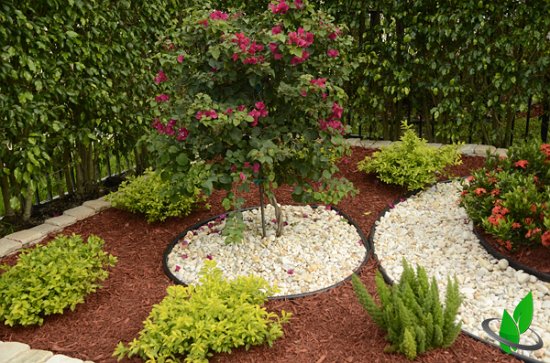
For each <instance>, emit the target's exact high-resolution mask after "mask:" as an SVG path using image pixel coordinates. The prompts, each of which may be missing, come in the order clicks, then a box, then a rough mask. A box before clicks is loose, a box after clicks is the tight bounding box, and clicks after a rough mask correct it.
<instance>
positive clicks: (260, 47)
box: [248, 42, 264, 54]
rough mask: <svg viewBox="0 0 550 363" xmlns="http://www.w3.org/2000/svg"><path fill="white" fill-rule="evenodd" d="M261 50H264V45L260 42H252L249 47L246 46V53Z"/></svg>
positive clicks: (254, 52)
mask: <svg viewBox="0 0 550 363" xmlns="http://www.w3.org/2000/svg"><path fill="white" fill-rule="evenodd" d="M262 50H264V46H263V45H262V44H259V43H256V42H252V43H251V44H250V47H248V54H256V52H261V51H262Z"/></svg>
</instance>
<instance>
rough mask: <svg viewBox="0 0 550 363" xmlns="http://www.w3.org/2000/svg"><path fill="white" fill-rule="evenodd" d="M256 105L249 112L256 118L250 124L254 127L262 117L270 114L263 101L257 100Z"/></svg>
mask: <svg viewBox="0 0 550 363" xmlns="http://www.w3.org/2000/svg"><path fill="white" fill-rule="evenodd" d="M254 106H255V108H254V109H253V110H252V111H250V112H249V113H248V115H249V116H252V117H253V118H254V121H253V122H252V123H251V124H250V126H252V127H256V126H258V121H259V120H260V117H267V115H268V114H269V112H268V111H267V109H266V107H265V104H264V103H263V102H256V104H255V105H254Z"/></svg>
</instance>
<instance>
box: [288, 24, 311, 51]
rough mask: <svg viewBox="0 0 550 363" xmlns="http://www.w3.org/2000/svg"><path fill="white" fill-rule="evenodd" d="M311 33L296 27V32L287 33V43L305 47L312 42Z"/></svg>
mask: <svg viewBox="0 0 550 363" xmlns="http://www.w3.org/2000/svg"><path fill="white" fill-rule="evenodd" d="M313 38H314V36H313V33H310V32H306V31H305V30H304V28H302V27H300V28H298V31H296V32H290V33H288V44H291V45H292V44H296V45H297V46H299V47H300V48H307V47H309V46H310V45H312V44H313Z"/></svg>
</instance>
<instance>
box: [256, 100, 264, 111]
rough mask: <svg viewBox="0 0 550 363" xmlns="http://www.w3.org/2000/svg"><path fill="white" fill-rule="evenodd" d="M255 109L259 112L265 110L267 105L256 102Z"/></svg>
mask: <svg viewBox="0 0 550 363" xmlns="http://www.w3.org/2000/svg"><path fill="white" fill-rule="evenodd" d="M254 107H256V108H257V109H258V110H264V109H265V103H263V102H261V101H260V102H256V104H255V105H254Z"/></svg>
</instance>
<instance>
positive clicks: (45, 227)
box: [30, 223, 62, 236]
mask: <svg viewBox="0 0 550 363" xmlns="http://www.w3.org/2000/svg"><path fill="white" fill-rule="evenodd" d="M60 230H62V228H61V227H60V226H54V225H53V224H48V223H44V224H41V225H39V226H36V227H32V228H31V229H30V231H38V232H40V233H42V234H43V235H44V236H47V235H48V234H50V233H52V232H59V231H60Z"/></svg>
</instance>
